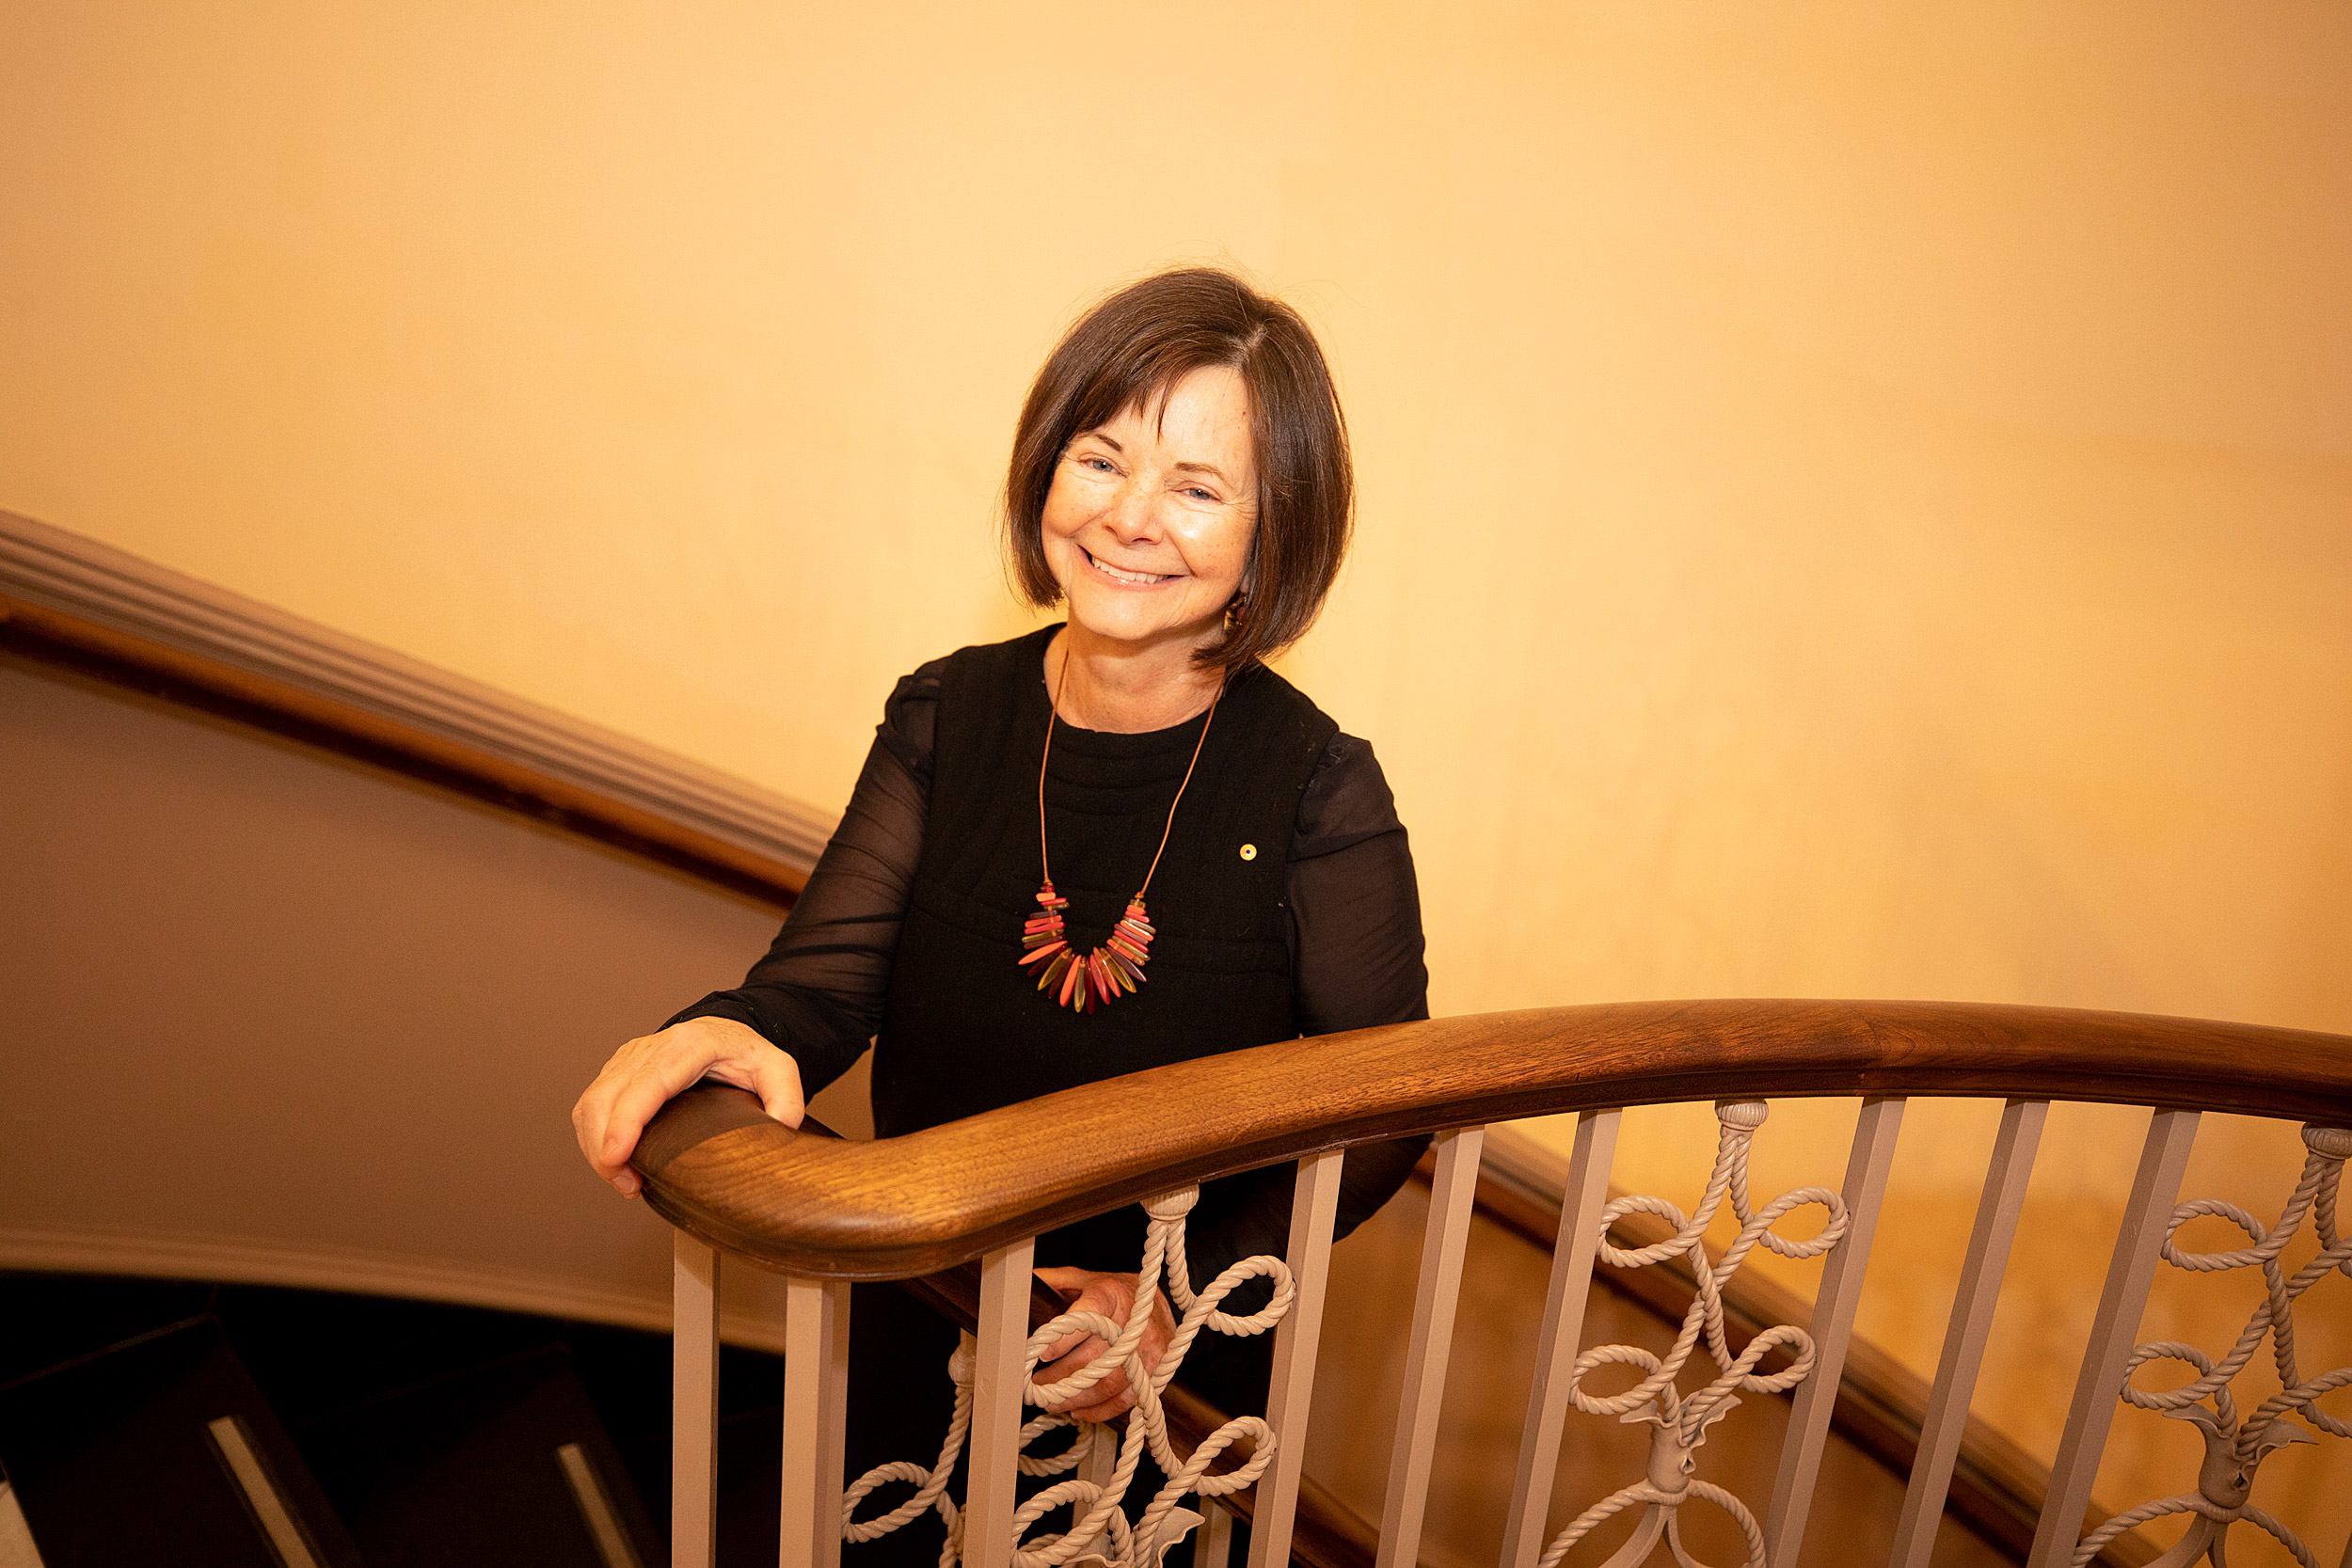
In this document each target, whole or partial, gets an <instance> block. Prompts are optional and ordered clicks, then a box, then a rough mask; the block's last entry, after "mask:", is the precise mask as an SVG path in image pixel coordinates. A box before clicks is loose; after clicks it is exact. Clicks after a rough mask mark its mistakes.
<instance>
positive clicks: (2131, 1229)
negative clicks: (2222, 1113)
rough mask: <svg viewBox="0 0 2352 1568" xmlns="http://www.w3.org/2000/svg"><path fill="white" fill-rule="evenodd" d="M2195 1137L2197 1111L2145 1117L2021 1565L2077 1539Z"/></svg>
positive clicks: (2052, 1558)
mask: <svg viewBox="0 0 2352 1568" xmlns="http://www.w3.org/2000/svg"><path fill="white" fill-rule="evenodd" d="M2196 1141H2197V1113H2196V1112H2195V1111H2157V1112H2154V1113H2153V1114H2152V1115H2151V1116H2150V1117H2149V1118H2148V1141H2147V1142H2146V1143H2145V1144H2143V1145H2141V1146H2140V1152H2139V1170H2138V1173H2137V1175H2136V1176H2134V1177H2133V1179H2132V1196H2131V1201H2130V1202H2129V1203H2127V1204H2126V1205H2125V1206H2124V1209H2123V1223H2122V1226H2121V1227H2119V1228H2118V1229H2117V1231H2116V1233H2115V1256H2114V1258H2113V1259H2110V1260H2109V1262H2108V1264H2107V1282H2106V1288H2105V1289H2104V1290H2102V1291H2100V1292H2099V1312H2098V1315H2097V1316H2096V1317H2095V1318H2093V1319H2092V1320H2091V1324H2090V1343H2089V1344H2088V1345H2086V1346H2085V1347H2084V1349H2083V1366H2082V1372H2081V1375H2080V1376H2079V1377H2077V1378H2076V1379H2075V1382H2074V1405H2073V1407H2072V1408H2071V1409H2070V1410H2068V1412H2067V1415H2066V1433H2065V1435H2064V1436H2062V1437H2060V1438H2059V1439H2058V1460H2057V1462H2056V1463H2055V1464H2053V1465H2051V1466H2050V1490H2049V1494H2048V1497H2046V1499H2045V1500H2044V1501H2043V1503H2042V1523H2041V1526H2040V1527H2039V1528H2037V1529H2035V1531H2034V1536H2033V1550H2032V1552H2031V1553H2030V1554H2029V1555H2028V1556H2027V1557H2026V1564H2027V1568H2059V1565H2061V1564H2063V1563H2066V1562H2068V1561H2071V1560H2073V1558H2074V1544H2075V1542H2076V1541H2078V1540H2080V1539H2081V1536H2082V1528H2083V1511H2084V1510H2085V1509H2087V1508H2088V1507H2090V1487H2091V1483H2092V1482H2093V1481H2096V1480H2097V1479H2098V1476H2099V1459H2100V1456H2101V1455H2102V1454H2103V1453H2105V1452H2106V1446H2107V1428H2108V1427H2109V1426H2110V1425H2112V1424H2113V1422H2114V1420H2115V1406H2116V1391H2117V1390H2118V1389H2120V1388H2121V1387H2122V1386H2123V1363H2124V1361H2125V1360H2127V1359H2128V1358H2129V1357H2130V1355H2131V1354H2132V1340H2133V1338H2135V1337H2136V1336H2137V1334H2138V1332H2139V1315H2140V1313H2141V1311H2142V1310H2143V1309H2145V1308H2146V1307H2147V1305H2148V1289H2149V1287H2150V1286H2151V1285H2153V1283H2154V1282H2155V1277H2156V1247H2157V1244H2158V1243H2161V1242H2162V1241H2163V1240H2164V1228H2165V1227H2166V1226H2167V1225H2169V1223H2171V1219H2172V1206H2173V1204H2174V1203H2175V1202H2176V1201H2178V1200H2179V1198H2180V1196H2181V1177H2182V1175H2183V1174H2184V1173H2185V1171H2186V1170H2187V1169H2188V1151H2189V1148H2190V1146H2191V1145H2192V1144H2194V1143H2195V1142H2196Z"/></svg>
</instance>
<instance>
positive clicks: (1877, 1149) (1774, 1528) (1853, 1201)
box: [1764, 1096, 1903, 1568]
mask: <svg viewBox="0 0 2352 1568" xmlns="http://www.w3.org/2000/svg"><path fill="white" fill-rule="evenodd" d="M1902 1124H1903V1102H1902V1101H1900V1100H1899V1099H1882V1098H1880V1097H1877V1096H1871V1097H1869V1098H1867V1099H1866V1100H1864V1101H1863V1102H1862V1115H1861V1117H1859V1118H1858V1119H1857V1120H1856V1122H1855V1124H1854V1132H1853V1152H1852V1153H1851V1155H1850V1156H1848V1158H1847V1161H1846V1184H1845V1187H1844V1189H1843V1194H1844V1197H1845V1200H1846V1216H1847V1227H1846V1239H1845V1240H1844V1241H1843V1242H1841V1243H1838V1245H1837V1249H1836V1251H1834V1252H1832V1253H1831V1254H1830V1255H1829V1261H1828V1263H1827V1264H1826V1265H1824V1266H1823V1268H1822V1270H1821V1291H1820V1298H1819V1299H1818V1300H1816V1301H1815V1302H1814V1304H1813V1324H1812V1334H1813V1343H1814V1348H1815V1351H1816V1354H1817V1355H1818V1356H1819V1359H1818V1360H1817V1361H1815V1363H1814V1366H1813V1372H1812V1375H1811V1376H1809V1377H1807V1378H1806V1379H1805V1380H1804V1383H1803V1384H1802V1385H1800V1386H1798V1389H1797V1401H1796V1408H1795V1409H1793V1410H1791V1411H1790V1412H1789V1415H1788V1434H1787V1436H1786V1437H1784V1438H1783V1439H1782V1442H1781V1449H1780V1473H1779V1474H1778V1475H1777V1476H1776V1477H1774V1478H1773V1481H1772V1513H1771V1515H1770V1516H1769V1517H1768V1518H1767V1519H1766V1521H1765V1526H1764V1553H1765V1560H1766V1561H1767V1562H1770V1563H1771V1564H1772V1568H1796V1561H1797V1549H1798V1548H1799V1547H1800V1546H1802V1545H1803V1544H1804V1522H1805V1515H1806V1513H1808V1512H1810V1511H1811V1509H1812V1507H1813V1484H1814V1481H1815V1480H1816V1479H1817V1478H1818V1477H1819V1476H1820V1468H1821V1450H1822V1449H1824V1448H1825V1447H1826V1446H1827V1444H1828V1442H1829V1418H1830V1412H1831V1411H1832V1410H1834V1409H1836V1405H1837V1380H1838V1378H1839V1377H1840V1375H1842V1374H1843V1372H1844V1371H1845V1368H1846V1346H1847V1343H1848V1341H1849V1340H1850V1339H1851V1338H1852V1336H1853V1319H1854V1308H1855V1307H1857V1306H1858V1305H1860V1303H1861V1300H1862V1277H1863V1275H1864V1274H1865V1273H1866V1272H1867V1270H1868V1268H1869V1266H1870V1236H1871V1233H1872V1232H1873V1231H1874V1230H1876V1229H1877V1228H1878V1220H1879V1206H1880V1204H1881V1202H1882V1200H1883V1199H1884V1197H1885V1196H1886V1173H1887V1169H1888V1167H1890V1166H1891V1165H1892V1164H1894V1162H1895V1136H1896V1134H1897V1133H1898V1132H1900V1131H1901V1130H1902Z"/></svg>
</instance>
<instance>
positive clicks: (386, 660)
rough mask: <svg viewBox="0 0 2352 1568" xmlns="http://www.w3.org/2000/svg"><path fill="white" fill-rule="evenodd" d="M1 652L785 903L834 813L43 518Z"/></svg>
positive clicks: (2, 555)
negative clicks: (302, 744)
mask: <svg viewBox="0 0 2352 1568" xmlns="http://www.w3.org/2000/svg"><path fill="white" fill-rule="evenodd" d="M0 648H5V649H7V650H8V651H9V652H13V653H16V654H20V655H23V656H24V657H31V658H37V659H40V660H42V661H44V662H47V663H52V664H57V665H63V666H68V667H71V668H74V669H77V670H80V671H82V672H84V673H88V674H91V675H95V676H97V677H99V678H100V679H103V680H106V681H109V682H112V683H114V684H116V685H119V686H125V687H129V688H132V689H137V690H143V691H148V692H151V693H153V694H156V695H160V696H164V697H167V698H168V699H170V700H172V701H175V702H179V703H182V704H184V705H189V706H194V707H200V708H204V709H208V710H210V711H213V712H216V713H220V714H223V715H225V716H227V717H229V718H231V719H234V720H236V721H240V722H243V723H248V724H252V725H254V726H255V727H257V728H261V729H265V730H270V731H272V732H275V733H278V734H281V735H287V736H293V737H294V738H295V739H299V740H303V741H307V742H310V744H313V745H317V746H322V747H325V748H326V749H327V750H329V751H334V752H341V753H342V754H344V755H347V756H352V757H356V758H358V759H359V760H361V761H363V762H369V763H373V764H375V765H377V766H380V767H385V768H391V769H393V770H395V771H398V772H401V773H405V774H408V775H410V776H412V777H416V778H421V779H423V780H425V781H427V782H428V783H432V784H440V785H442V786H444V787H447V788H451V789H455V790H457V791H459V792H461V793H464V794H468V795H471V796H474V797H476V798H477V799H481V800H488V801H490V802H491V803H492V804H495V805H499V806H502V807H505V808H507V809H509V810H514V811H518V812H521V813H523V814H525V815H527V816H534V817H538V818H540V819H542V820H545V821H549V822H552V823H554V824H555V825H557V826H559V827H562V828H564V829H566V830H568V831H570V832H578V833H580V834H581V835H583V836H586V837H590V838H595V839H597V840H599V841H602V842H604V843H608V844H612V845H613V846H615V847H619V848H623V849H627V850H629V851H631V852H634V853H638V854H642V855H644V856H647V857H648V858H650V859H654V860H659V861H661V862H664V863H668V864H672V865H675V866H677V867H678V868H680V869H682V870H685V871H688V872H690V873H691V874H693V875H695V876H698V877H701V878H704V879H707V880H710V881H714V882H718V883H721V884H722V885H724V886H728V887H732V888H735V889H737V890H738V891H739V892H743V893H748V894H751V895H754V896H755V897H759V898H762V899H765V900H767V901H769V902H771V903H774V904H778V905H780V906H789V905H790V904H791V902H792V900H793V898H794V897H795V896H796V895H798V894H799V892H800V890H801V888H802V886H803V884H804V883H805V882H806V881H807V879H808V872H809V868H810V867H812V866H813V865H815V864H816V863H817V857H818V854H819V853H821V852H822V851H823V849H824V847H825V841H826V840H827V839H828V838H830V837H831V836H832V835H833V828H834V818H833V816H831V815H830V814H827V813H824V812H820V811H818V810H817V809H815V808H813V807H810V806H805V805H803V804H802V803H800V802H799V801H797V800H787V799H786V798H784V797H783V796H780V795H776V794H773V793H771V792H770V791H767V790H763V789H760V788H758V787H756V786H755V785H752V784H745V783H743V782H742V781H741V780H739V779H735V778H730V777H729V776H727V775H726V774H724V773H722V772H719V771H718V770H717V769H715V768H706V767H704V766H702V765H701V764H699V763H695V762H691V761H689V760H688V759H687V758H685V757H681V756H678V755H675V753H673V752H664V751H661V750H660V749H659V748H657V747H653V746H648V745H645V744H644V743H643V742H641V741H636V740H632V739H630V738H628V736H622V735H618V734H615V733H614V732H612V731H611V730H607V729H604V728H602V727H600V726H598V725H595V724H590V723H586V722H584V721H580V720H578V719H574V718H571V717H569V716H568V715H565V714H562V713H558V712H555V711H554V710H552V709H550V708H545V707H541V706H539V705H536V704H534V703H528V702H525V701H523V700H522V699H521V698H518V697H516V696H513V695H511V694H509V693H507V692H504V691H501V690H499V689H496V688H494V687H489V686H485V685H484V684H482V683H481V682H479V681H472V680H468V679H466V678H465V677H463V676H461V675H457V674H453V673H451V672H449V671H446V670H440V669H437V668H435V667H434V666H432V665H430V664H426V663H424V662H423V661H421V660H419V659H414V658H410V657H407V656H406V655H405V654H400V653H395V652H394V651H393V650H391V649H389V648H386V647H382V646H379V645H377V644H375V643H373V642H368V641H363V640H361V639H359V638H357V637H351V636H347V635H345V634H344V633H342V632H338V631H334V630H331V629H329V628H328V627H326V626H320V625H319V624H317V623H316V622H313V621H308V620H305V619H303V618H302V617H301V616H298V615H292V614H289V613H287V612H286V611H285V610H278V609H277V608H275V607H274V606H270V605H265V604H262V603H260V602H259V601H257V600H253V599H248V598H246V597H245V596H244V595H242V594H232V593H230V592H229V591H228V590H226V589H223V588H218V587H215V586H214V585H213V584H211V583H208V582H203V581H200V580H199V579H198V578H192V577H188V576H186V575H185V574H183V573H180V572H175V571H172V570H170V569H169V568H167V567H164V566H158V565H156V564H155V563H154V562H150V561H144V560H141V559H140V558H139V557H137V556H135V555H132V554H130V553H128V552H127V551H123V550H119V549H116V548H114V547H112V546H107V545H102V544H100V543H98V542H97V541H96V540H93V539H87V538H84V537H82V536H81V535H79V534H76V533H72V532H69V531H66V530H64V529H59V528H52V527H50V526H49V525H48V524H46V523H40V522H36V521H35V520H34V519H32V518H30V517H22V516H18V515H15V514H13V513H8V512H0Z"/></svg>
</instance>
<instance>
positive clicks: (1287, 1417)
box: [965, 1149, 1341, 1568]
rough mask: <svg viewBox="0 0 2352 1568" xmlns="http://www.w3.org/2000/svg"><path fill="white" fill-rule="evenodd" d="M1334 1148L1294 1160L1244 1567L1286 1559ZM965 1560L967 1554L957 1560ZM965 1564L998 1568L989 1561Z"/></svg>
mask: <svg viewBox="0 0 2352 1568" xmlns="http://www.w3.org/2000/svg"><path fill="white" fill-rule="evenodd" d="M1340 1161H1341V1153H1340V1151H1339V1150H1338V1149H1333V1150H1331V1151H1330V1152H1329V1153H1327V1154H1310V1155H1308V1156H1307V1158H1305V1159H1304V1160H1301V1161H1299V1162H1298V1186H1297V1191H1296V1196H1294V1197H1293V1198H1292V1200H1291V1243H1290V1252H1289V1256H1288V1259H1287V1261H1288V1262H1289V1264H1290V1271H1291V1278H1292V1280H1293V1281H1294V1282H1295V1284H1296V1286H1297V1289H1298V1296H1297V1299H1296V1300H1295V1301H1294V1302H1293V1303H1292V1304H1291V1309H1290V1311H1289V1313H1288V1314H1286V1315H1285V1316H1284V1317H1283V1319H1282V1322H1281V1325H1280V1326H1279V1327H1278V1328H1276V1329H1275V1331H1274V1376H1273V1380H1272V1382H1271V1384H1270V1385H1269V1386H1268V1387H1267V1389H1266V1407H1265V1408H1266V1424H1267V1425H1269V1426H1271V1427H1272V1428H1273V1429H1274V1439H1275V1449H1274V1463H1273V1465H1271V1466H1269V1467H1268V1469H1267V1470H1266V1473H1265V1474H1263V1475H1262V1476H1260V1477H1259V1478H1258V1487H1257V1492H1258V1503H1257V1508H1256V1510H1255V1516H1254V1517H1253V1518H1252V1520H1251V1522H1250V1529H1249V1568H1269V1565H1279V1564H1282V1563H1287V1562H1288V1561H1289V1560H1290V1555H1291V1515H1292V1513H1293V1512H1294V1511H1295V1509H1296V1508H1297V1506H1298V1476H1299V1465H1300V1464H1301V1462H1302V1461H1304V1460H1305V1458H1306V1456H1307V1412H1308V1408H1309V1406H1310V1404H1311V1402H1312V1399H1313V1395H1314V1386H1315V1347H1316V1344H1317V1342H1318V1341H1319V1340H1320V1339H1321V1338H1322V1335H1323V1288H1324V1284H1325V1281H1326V1279H1327V1276H1328V1275H1329V1274H1330V1272H1331V1225H1332V1222H1333V1221H1334V1220H1335V1219H1336V1218H1337V1217H1338V1215H1339V1208H1340ZM965 1561H966V1562H967V1563H968V1564H969V1563H970V1562H971V1560H970V1558H969V1557H967V1558H966V1559H965ZM971 1568H999V1565H997V1564H993V1563H984V1564H972V1565H971Z"/></svg>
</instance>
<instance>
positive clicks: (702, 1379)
mask: <svg viewBox="0 0 2352 1568" xmlns="http://www.w3.org/2000/svg"><path fill="white" fill-rule="evenodd" d="M670 1297H671V1320H670V1568H711V1564H712V1562H713V1561H714V1560H715V1554H716V1553H717V1551H718V1544H719V1543H718V1530H717V1525H716V1519H717V1513H718V1504H719V1467H718V1464H717V1460H718V1449H719V1254H718V1253H717V1252H716V1251H715V1250H713V1249H712V1248H710V1247H707V1246H705V1245H703V1243H700V1242H698V1241H696V1240H695V1239H694V1238H693V1237H691V1236H689V1235H688V1234H687V1233H686V1232H685V1231H683V1230H679V1231H675V1232H673V1242H672V1246H671V1259H670Z"/></svg>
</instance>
